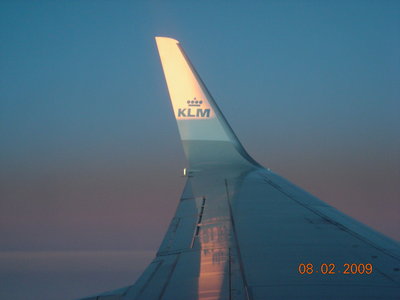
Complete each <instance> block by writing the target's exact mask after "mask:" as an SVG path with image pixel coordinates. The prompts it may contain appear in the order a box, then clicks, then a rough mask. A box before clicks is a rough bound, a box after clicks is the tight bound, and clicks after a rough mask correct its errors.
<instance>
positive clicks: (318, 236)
mask: <svg viewBox="0 0 400 300" xmlns="http://www.w3.org/2000/svg"><path fill="white" fill-rule="evenodd" d="M156 42H157V46H158V50H159V54H160V58H161V62H162V66H163V70H164V74H165V77H166V82H167V86H168V91H169V94H170V98H171V103H172V107H173V111H174V114H175V118H176V120H177V123H178V128H179V133H180V136H181V139H182V144H183V147H184V150H185V154H186V156H187V158H188V162H189V168H190V169H189V170H190V172H189V174H188V177H187V182H186V185H185V188H184V191H183V193H182V196H181V199H180V201H179V204H178V208H177V210H176V213H175V216H174V217H173V219H172V221H171V223H170V225H169V228H168V230H167V233H166V235H165V237H164V239H163V241H162V243H161V246H160V249H159V250H158V253H157V255H156V257H155V259H154V260H153V262H152V263H151V264H150V265H149V266H148V268H147V269H146V270H145V271H144V273H143V274H142V275H141V277H140V278H139V279H138V280H137V281H136V283H135V284H134V285H132V286H128V287H126V288H122V289H119V290H116V291H114V292H108V293H104V294H102V295H97V296H94V297H90V298H86V299H125V300H128V299H131V300H132V299H135V300H139V299H140V300H142V299H143V300H152V299H157V300H180V299H182V300H187V299H193V300H196V299H198V300H222V299H224V300H225V299H226V300H228V299H229V300H233V299H235V300H256V299H257V300H264V299H399V298H400V246H399V244H398V243H396V242H394V241H392V240H391V239H389V238H387V237H385V236H383V235H381V234H380V233H377V232H375V231H373V230H372V229H370V228H368V227H367V226H365V225H363V224H361V223H358V222H357V221H355V220H353V219H351V218H349V217H347V216H345V215H344V214H342V213H340V212H339V211H337V210H335V209H334V208H332V207H331V206H329V205H327V204H326V203H324V202H322V201H320V200H319V199H317V198H315V197H314V196H312V195H310V194H308V193H307V192H305V191H303V190H301V189H300V188H298V187H296V186H295V185H293V184H292V183H290V182H288V181H287V180H285V179H283V178H282V177H280V176H279V175H277V174H274V173H273V172H271V171H269V170H266V169H264V168H262V167H261V166H260V165H259V164H258V163H256V162H255V161H254V160H253V159H252V158H251V157H250V156H249V155H248V154H247V152H246V151H245V150H244V148H243V146H242V145H241V144H240V142H239V140H238V139H237V137H236V135H235V134H234V133H233V131H232V129H231V127H230V126H229V124H228V123H227V121H226V119H225V118H224V116H223V115H222V113H221V111H220V109H219V108H218V106H217V105H216V103H215V101H214V100H213V98H212V97H211V95H210V93H209V92H208V90H207V89H206V87H205V85H204V83H203V82H202V81H201V79H200V77H199V76H198V74H197V72H196V71H195V69H194V68H193V66H192V64H191V63H190V61H189V59H188V58H187V56H186V55H185V53H184V52H183V49H182V48H181V46H180V44H179V42H178V41H176V40H173V39H170V38H165V37H157V38H156ZM300 264H305V265H306V264H312V265H313V273H312V274H307V273H306V274H300V272H299V266H300ZM324 264H326V265H327V266H328V268H330V269H329V273H331V272H334V273H331V274H322V273H323V271H325V270H324V267H323V268H322V269H321V266H322V265H324ZM345 264H350V265H352V264H355V265H356V266H361V265H366V264H371V266H372V267H373V272H372V273H371V274H366V273H365V272H363V274H359V273H360V272H361V271H360V272H358V271H357V272H356V273H354V274H352V272H350V274H344V273H345ZM332 267H334V270H332ZM308 271H309V270H308ZM350 271H351V270H350Z"/></svg>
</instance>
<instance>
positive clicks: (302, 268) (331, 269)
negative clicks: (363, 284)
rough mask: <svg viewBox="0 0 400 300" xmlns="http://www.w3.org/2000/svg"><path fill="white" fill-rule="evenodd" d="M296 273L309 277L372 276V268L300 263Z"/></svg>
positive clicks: (360, 265) (353, 264) (357, 265)
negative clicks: (321, 275) (316, 275)
mask: <svg viewBox="0 0 400 300" xmlns="http://www.w3.org/2000/svg"><path fill="white" fill-rule="evenodd" d="M297 271H298V272H299V274H301V275H311V274H324V275H325V274H327V275H334V274H345V275H348V274H352V275H354V274H367V275H369V274H372V271H373V267H372V264H370V263H366V264H362V263H361V264H355V263H344V264H342V265H336V264H334V263H322V264H318V265H314V264H312V263H306V264H305V263H300V264H299V266H298V267H297Z"/></svg>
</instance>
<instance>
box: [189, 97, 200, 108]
mask: <svg viewBox="0 0 400 300" xmlns="http://www.w3.org/2000/svg"><path fill="white" fill-rule="evenodd" d="M202 103H203V101H202V100H197V99H196V97H194V98H193V100H188V101H187V104H188V105H189V106H200V105H201V104H202Z"/></svg>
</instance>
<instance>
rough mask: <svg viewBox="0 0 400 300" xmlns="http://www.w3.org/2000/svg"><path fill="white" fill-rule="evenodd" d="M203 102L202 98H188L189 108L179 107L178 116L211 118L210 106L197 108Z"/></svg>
mask: <svg viewBox="0 0 400 300" xmlns="http://www.w3.org/2000/svg"><path fill="white" fill-rule="evenodd" d="M202 103H203V101H202V100H197V99H196V97H194V99H193V100H188V101H187V104H188V106H189V108H178V117H183V118H209V117H210V109H209V108H205V109H203V108H196V107H200V106H201V104H202Z"/></svg>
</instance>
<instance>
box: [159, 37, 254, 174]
mask: <svg viewBox="0 0 400 300" xmlns="http://www.w3.org/2000/svg"><path fill="white" fill-rule="evenodd" d="M156 43H157V47H158V52H159V54H160V58H161V63H162V67H163V70H164V75H165V79H166V82H167V86H168V91H169V95H170V98H171V103H172V107H173V110H174V114H175V118H176V121H177V123H178V128H179V133H180V136H181V140H182V144H183V147H184V150H185V154H186V156H187V158H188V160H189V164H190V167H191V168H193V167H194V168H201V167H204V166H216V165H218V166H221V165H237V164H242V165H252V166H259V165H258V163H257V162H255V161H254V160H253V159H252V158H251V157H250V156H249V155H248V154H247V152H246V151H245V149H244V148H243V146H242V145H241V143H240V142H239V140H238V139H237V137H236V135H235V134H234V132H233V131H232V129H231V127H230V126H229V124H228V122H227V121H226V119H225V117H224V116H223V114H222V113H221V111H220V109H219V108H218V106H217V104H216V103H215V101H214V99H213V98H212V96H211V94H210V93H209V91H208V90H207V88H206V86H205V85H204V83H203V82H202V80H201V79H200V76H199V75H198V74H197V72H196V70H195V69H194V67H193V65H192V64H191V62H190V60H189V59H188V57H187V56H186V54H185V52H184V51H183V49H182V47H181V45H180V44H179V41H177V40H175V39H172V38H168V37H156Z"/></svg>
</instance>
